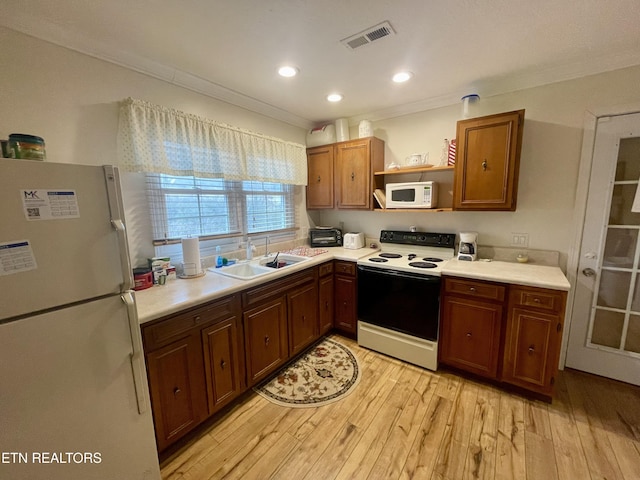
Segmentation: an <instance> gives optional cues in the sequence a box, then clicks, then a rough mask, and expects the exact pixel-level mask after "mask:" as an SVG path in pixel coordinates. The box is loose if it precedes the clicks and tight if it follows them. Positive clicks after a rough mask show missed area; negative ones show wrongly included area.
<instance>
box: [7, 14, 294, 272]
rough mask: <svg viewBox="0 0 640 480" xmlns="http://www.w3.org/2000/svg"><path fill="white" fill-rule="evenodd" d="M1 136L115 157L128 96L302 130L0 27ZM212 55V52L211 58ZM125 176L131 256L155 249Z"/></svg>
mask: <svg viewBox="0 0 640 480" xmlns="http://www.w3.org/2000/svg"><path fill="white" fill-rule="evenodd" d="M0 45H1V47H0V65H2V71H1V73H0V138H7V137H8V135H9V134H10V133H28V134H33V135H38V136H40V137H43V138H44V140H45V143H46V149H47V159H48V160H50V161H54V162H62V163H81V164H91V165H103V164H114V163H116V162H117V158H116V133H117V128H118V102H119V101H120V100H123V99H125V98H127V97H134V98H139V99H142V100H146V101H149V102H152V103H156V104H160V105H164V106H166V107H170V108H176V109H178V110H182V111H185V112H188V113H193V114H196V115H201V116H203V117H206V118H210V119H212V120H216V121H221V122H225V123H228V124H231V125H236V126H238V127H242V128H246V129H249V130H253V131H256V132H260V133H263V134H266V135H271V136H274V137H279V138H283V139H285V140H289V141H294V142H298V143H303V144H304V142H305V134H306V131H305V130H304V129H302V128H299V127H294V126H291V125H288V124H286V123H283V122H280V121H277V120H273V119H271V118H267V117H265V116H263V115H259V114H256V113H253V112H250V111H248V110H245V109H242V108H239V107H236V106H233V105H230V104H228V103H224V102H221V101H217V100H215V99H212V98H210V97H207V96H204V95H201V94H198V93H195V92H192V91H190V90H186V89H184V88H181V87H177V86H175V85H171V84H170V83H167V82H164V81H161V80H157V79H154V78H151V77H149V76H146V75H142V74H139V73H136V72H134V71H131V70H128V69H125V68H122V67H119V66H117V65H114V64H111V63H108V62H105V61H101V60H97V59H95V58H92V57H89V56H87V55H83V54H80V53H77V52H74V51H71V50H67V49H65V48H61V47H58V46H56V45H52V44H50V43H46V42H43V41H41V40H37V39H35V38H32V37H29V36H26V35H23V34H20V33H17V32H15V31H12V30H9V29H6V28H3V27H0ZM212 61H214V59H212ZM125 177H126V178H124V179H123V190H125V192H124V193H125V202H126V203H127V205H126V206H127V224H128V227H129V242H130V247H131V255H132V263H134V264H142V263H144V261H145V259H146V258H147V257H149V256H153V247H152V245H151V230H150V226H149V223H148V218H147V215H146V211H145V209H144V208H136V207H137V206H138V205H143V206H144V205H146V199H145V193H144V183H143V180H144V179H143V178H142V176H141V175H126V176H125Z"/></svg>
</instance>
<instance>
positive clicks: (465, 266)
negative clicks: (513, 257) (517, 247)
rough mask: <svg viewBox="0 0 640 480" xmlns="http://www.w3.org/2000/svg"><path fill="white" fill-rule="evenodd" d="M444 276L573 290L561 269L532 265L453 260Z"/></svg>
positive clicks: (445, 268)
mask: <svg viewBox="0 0 640 480" xmlns="http://www.w3.org/2000/svg"><path fill="white" fill-rule="evenodd" d="M442 275H451V276H454V277H466V278H475V279H477V280H489V281H492V282H502V283H515V284H518V285H528V286H530V287H541V288H550V289H552V290H565V291H568V290H570V289H571V284H570V283H569V280H567V277H565V276H564V273H562V270H561V269H560V267H551V266H547V265H536V264H532V263H512V262H500V261H490V262H487V261H483V260H479V261H475V262H465V261H460V260H458V259H453V260H449V261H448V262H447V263H446V264H445V265H444V266H443V267H442Z"/></svg>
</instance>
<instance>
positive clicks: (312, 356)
mask: <svg viewBox="0 0 640 480" xmlns="http://www.w3.org/2000/svg"><path fill="white" fill-rule="evenodd" d="M360 372H361V370H360V366H359V365H358V360H357V359H356V357H355V355H354V354H353V352H351V350H349V349H348V348H347V347H346V346H344V345H342V344H341V343H339V342H336V341H335V340H331V339H328V338H325V339H323V340H322V341H321V342H319V343H317V344H316V345H314V346H313V347H311V348H310V349H309V350H307V352H306V353H304V354H303V355H302V356H301V357H300V358H299V359H297V360H296V361H295V362H293V363H291V364H289V365H287V366H286V367H284V368H283V369H282V370H280V371H279V372H278V373H277V374H276V375H275V376H273V377H271V379H270V380H267V381H266V382H265V383H263V384H261V385H259V386H257V387H254V390H255V391H256V392H257V393H259V394H260V395H262V396H263V397H265V398H266V399H267V400H269V401H271V402H273V403H276V404H278V405H282V406H285V407H319V406H322V405H326V404H328V403H331V402H335V401H337V400H340V399H341V398H343V397H345V396H346V395H349V394H350V393H351V392H352V391H353V390H354V388H355V387H356V386H357V385H358V382H359V381H360Z"/></svg>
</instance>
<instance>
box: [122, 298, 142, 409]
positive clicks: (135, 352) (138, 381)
mask: <svg viewBox="0 0 640 480" xmlns="http://www.w3.org/2000/svg"><path fill="white" fill-rule="evenodd" d="M121 298H122V301H123V302H124V303H125V305H126V306H127V317H128V319H129V331H130V333H131V347H132V352H131V370H132V372H133V385H134V387H135V390H136V397H137V401H138V413H140V414H143V413H144V412H146V411H147V396H146V385H147V373H146V370H145V367H144V355H143V351H142V336H141V334H140V324H139V322H138V311H137V309H136V302H135V299H134V298H133V294H132V293H131V292H125V293H124V294H123V295H122V296H121Z"/></svg>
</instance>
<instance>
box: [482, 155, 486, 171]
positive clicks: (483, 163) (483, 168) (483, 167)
mask: <svg viewBox="0 0 640 480" xmlns="http://www.w3.org/2000/svg"><path fill="white" fill-rule="evenodd" d="M482 171H483V172H486V171H487V159H486V158H485V159H484V162H482Z"/></svg>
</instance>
